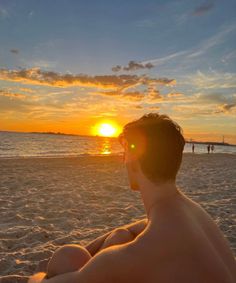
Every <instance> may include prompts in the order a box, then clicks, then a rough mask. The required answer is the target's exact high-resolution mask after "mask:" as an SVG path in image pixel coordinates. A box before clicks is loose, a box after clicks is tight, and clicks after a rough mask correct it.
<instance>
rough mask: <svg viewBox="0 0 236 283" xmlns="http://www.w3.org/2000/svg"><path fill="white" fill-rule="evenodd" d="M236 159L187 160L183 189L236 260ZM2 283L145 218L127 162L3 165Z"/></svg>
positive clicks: (0, 206) (66, 160)
mask: <svg viewBox="0 0 236 283" xmlns="http://www.w3.org/2000/svg"><path fill="white" fill-rule="evenodd" d="M235 171H236V155H233V154H232V155H231V154H209V155H207V154H201V155H197V154H184V158H183V163H182V167H181V171H180V173H179V175H178V182H177V183H178V186H179V187H180V188H182V190H183V191H184V192H185V193H186V194H187V195H188V196H189V197H191V198H192V199H193V200H196V201H197V202H199V203H200V204H201V205H202V206H203V207H204V208H205V209H206V210H207V211H208V213H209V214H210V215H211V216H212V217H213V218H214V220H215V221H216V223H217V224H218V225H219V226H220V228H221V230H222V231H223V233H224V234H225V235H226V237H227V238H228V240H229V242H230V245H231V247H232V249H233V251H234V254H236V201H235V200H236V190H235V189H236V176H235ZM0 190H1V194H0V228H1V229H0V275H1V276H6V275H13V274H15V275H19V276H20V277H15V279H9V280H8V281H7V279H5V280H0V282H19V280H20V279H21V282H25V281H26V277H24V276H29V275H30V274H33V273H34V272H35V271H36V270H37V266H38V264H39V262H40V261H43V260H45V259H47V258H49V257H50V256H51V255H52V253H53V251H55V249H56V248H57V247H59V246H61V245H63V244H67V243H79V244H86V243H88V242H89V241H90V240H92V239H94V238H96V237H97V236H99V235H101V234H103V233H105V232H107V231H109V230H110V229H112V228H114V227H116V226H120V225H123V224H127V223H129V222H132V221H135V220H138V219H140V218H142V217H144V215H145V212H144V209H143V206H142V203H141V200H140V196H139V193H137V192H132V191H131V190H129V187H128V180H127V176H126V171H125V168H124V164H123V163H122V158H121V157H118V156H100V157H99V156H97V157H95V156H94V157H89V156H88V157H77V158H54V159H53V158H19V159H0Z"/></svg>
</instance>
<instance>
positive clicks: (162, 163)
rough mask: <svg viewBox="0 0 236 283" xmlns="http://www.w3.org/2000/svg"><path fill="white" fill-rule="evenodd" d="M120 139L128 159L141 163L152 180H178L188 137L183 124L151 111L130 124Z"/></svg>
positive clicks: (142, 169) (155, 181) (143, 171)
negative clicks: (182, 126) (183, 131)
mask: <svg viewBox="0 0 236 283" xmlns="http://www.w3.org/2000/svg"><path fill="white" fill-rule="evenodd" d="M121 140H122V141H123V144H124V146H125V153H126V155H127V156H128V158H127V160H126V161H127V162H128V163H132V161H134V162H138V163H139V166H140V168H141V171H142V173H143V174H144V176H145V177H146V178H148V179H149V180H150V181H151V182H153V183H157V182H168V181H174V180H175V178H176V174H177V172H178V170H179V167H180V164H181V160H182V152H183V148H184V144H185V140H184V137H183V135H182V129H181V128H180V126H179V125H178V124H176V123H175V122H174V121H172V120H171V119H170V118H169V117H168V116H166V115H159V114H157V113H150V114H146V115H144V116H143V117H141V118H140V119H138V120H136V121H134V122H131V123H128V124H127V125H126V126H125V127H124V129H123V133H122V134H121ZM128 169H129V168H128ZM128 171H129V170H128ZM129 175H130V174H129ZM129 177H130V176H129ZM131 179H132V176H131ZM131 181H132V180H131ZM133 181H134V180H133Z"/></svg>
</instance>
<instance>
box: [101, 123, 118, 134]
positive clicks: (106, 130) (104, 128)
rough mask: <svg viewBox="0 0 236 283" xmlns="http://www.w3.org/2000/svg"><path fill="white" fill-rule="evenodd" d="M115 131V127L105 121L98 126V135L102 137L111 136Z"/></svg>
mask: <svg viewBox="0 0 236 283" xmlns="http://www.w3.org/2000/svg"><path fill="white" fill-rule="evenodd" d="M115 132H116V129H115V128H114V127H113V126H112V125H111V124H107V123H103V124H101V125H100V126H99V128H98V133H99V135H100V136H103V137H113V136H114V134H115Z"/></svg>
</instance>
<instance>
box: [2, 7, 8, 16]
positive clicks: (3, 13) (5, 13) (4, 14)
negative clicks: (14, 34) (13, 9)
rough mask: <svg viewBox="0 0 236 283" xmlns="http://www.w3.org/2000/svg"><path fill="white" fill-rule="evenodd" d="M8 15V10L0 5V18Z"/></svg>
mask: <svg viewBox="0 0 236 283" xmlns="http://www.w3.org/2000/svg"><path fill="white" fill-rule="evenodd" d="M8 17H9V13H8V11H7V10H6V9H4V8H1V7H0V19H6V18H8Z"/></svg>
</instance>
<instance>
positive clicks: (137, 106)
mask: <svg viewBox="0 0 236 283" xmlns="http://www.w3.org/2000/svg"><path fill="white" fill-rule="evenodd" d="M134 108H135V109H143V106H142V105H135V106H134Z"/></svg>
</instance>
